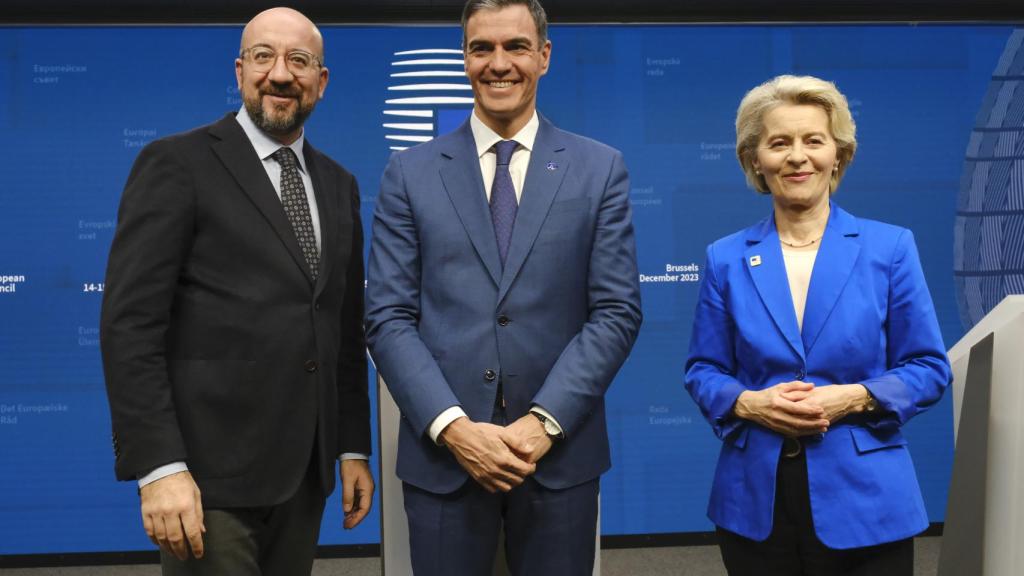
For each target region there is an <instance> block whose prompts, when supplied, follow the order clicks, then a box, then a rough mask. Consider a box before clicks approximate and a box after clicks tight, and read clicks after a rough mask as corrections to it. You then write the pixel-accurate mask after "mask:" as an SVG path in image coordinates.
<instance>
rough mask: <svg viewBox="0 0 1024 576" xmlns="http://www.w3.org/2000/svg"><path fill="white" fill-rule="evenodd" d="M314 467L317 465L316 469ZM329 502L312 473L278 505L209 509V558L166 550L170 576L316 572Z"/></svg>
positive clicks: (163, 564) (163, 558) (164, 566)
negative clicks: (185, 556)
mask: <svg viewBox="0 0 1024 576" xmlns="http://www.w3.org/2000/svg"><path fill="white" fill-rule="evenodd" d="M311 468H312V467H311ZM324 502H325V498H324V495H323V491H322V490H321V489H320V485H319V482H318V481H317V479H316V475H315V474H313V473H311V472H307V473H306V478H305V479H304V480H303V481H302V484H301V485H300V486H299V489H298V490H297V491H296V492H295V494H294V495H292V497H291V498H289V499H288V500H286V501H284V502H282V503H281V504H278V505H275V506H262V507H255V508H220V509H210V510H205V511H204V523H205V524H206V534H204V535H203V545H204V548H205V554H204V555H203V558H202V559H199V560H196V559H194V558H192V559H189V560H186V561H184V562H182V561H181V560H178V559H177V558H175V557H174V556H173V555H171V554H168V553H166V552H163V551H161V552H160V564H161V567H162V569H163V575H164V576H299V575H302V574H309V573H310V572H311V571H312V570H313V557H314V556H315V555H316V544H317V540H318V539H319V537H320V520H321V518H322V517H323V511H324Z"/></svg>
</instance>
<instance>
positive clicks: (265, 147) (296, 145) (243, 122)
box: [235, 106, 306, 172]
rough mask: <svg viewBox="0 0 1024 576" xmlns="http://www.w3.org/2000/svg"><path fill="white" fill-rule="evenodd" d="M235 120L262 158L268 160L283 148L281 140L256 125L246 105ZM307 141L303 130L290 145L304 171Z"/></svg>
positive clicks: (300, 167)
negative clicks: (303, 147)
mask: <svg viewBox="0 0 1024 576" xmlns="http://www.w3.org/2000/svg"><path fill="white" fill-rule="evenodd" d="M235 120H237V121H238V124H239V125H240V126H241V127H242V130H243V131H244V132H245V135H246V136H248V137H249V142H252V147H253V148H255V149H256V155H257V156H259V157H260V160H266V159H267V158H269V157H270V155H271V154H273V153H274V152H277V150H278V149H279V148H281V146H282V144H281V143H280V142H278V141H277V140H274V139H273V138H271V137H270V136H269V135H267V133H266V132H264V131H263V130H260V129H259V128H258V127H257V126H256V123H255V122H253V120H252V117H250V116H249V111H248V110H246V109H245V106H242V109H241V110H239V111H238V114H236V115H235ZM305 141H306V131H305V130H303V131H302V132H301V133H300V134H299V137H298V138H296V139H295V142H292V143H291V144H289V145H288V148H291V149H292V152H295V157H296V158H298V159H299V169H300V170H302V171H303V172H306V157H305V155H303V153H302V145H303V144H304V143H305Z"/></svg>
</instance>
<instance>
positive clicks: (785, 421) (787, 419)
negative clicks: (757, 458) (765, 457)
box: [733, 381, 869, 437]
mask: <svg viewBox="0 0 1024 576" xmlns="http://www.w3.org/2000/svg"><path fill="white" fill-rule="evenodd" d="M868 398H869V395H868V391H867V389H866V388H864V386H863V385H861V384H832V385H829V386H815V385H814V384H812V383H810V382H803V381H793V382H783V383H781V384H776V385H775V386H771V387H769V388H765V389H764V390H756V391H755V390H747V391H745V392H743V393H742V394H740V395H739V398H737V400H736V406H735V408H734V409H733V412H734V413H735V414H736V416H738V417H740V418H743V419H745V420H750V421H752V422H756V423H758V424H761V425H762V426H765V427H766V428H770V429H772V430H774V431H776V432H778V433H780V434H783V435H784V436H792V437H797V436H807V435H809V434H820V433H823V432H826V431H828V427H829V426H830V425H832V424H834V423H836V422H838V421H839V420H841V419H842V418H844V417H845V416H847V415H848V414H850V413H853V412H859V411H861V410H863V409H864V405H865V403H866V401H867V399H868Z"/></svg>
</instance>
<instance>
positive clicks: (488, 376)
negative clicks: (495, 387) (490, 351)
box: [484, 368, 497, 382]
mask: <svg viewBox="0 0 1024 576" xmlns="http://www.w3.org/2000/svg"><path fill="white" fill-rule="evenodd" d="M495 377H497V374H496V373H495V372H494V370H491V369H490V368H488V369H487V370H484V380H487V381H488V382H493V381H494V378H495Z"/></svg>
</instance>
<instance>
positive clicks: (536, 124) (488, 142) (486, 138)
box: [469, 110, 540, 158]
mask: <svg viewBox="0 0 1024 576" xmlns="http://www.w3.org/2000/svg"><path fill="white" fill-rule="evenodd" d="M469 127H470V128H471V129H472V130H473V141H474V142H476V155H477V158H480V157H482V156H483V155H484V154H486V153H487V151H488V150H490V149H491V148H493V147H494V145H495V144H497V143H498V142H501V141H502V140H504V138H502V137H501V136H500V135H498V133H497V132H495V131H494V130H491V129H490V127H489V126H487V125H486V124H484V123H483V121H482V120H480V119H479V118H477V117H476V112H475V111H474V112H471V113H470V114H469ZM538 128H540V120H539V119H538V118H537V111H536V110H534V111H533V116H532V117H531V118H530V121H529V122H527V123H526V126H523V127H522V128H521V129H520V130H519V132H517V133H516V135H515V136H513V137H512V138H510V139H511V140H515V141H516V142H518V143H519V145H520V146H522V147H523V148H525V149H527V150H529V151H531V152H532V151H533V142H534V140H536V139H537V129H538Z"/></svg>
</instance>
